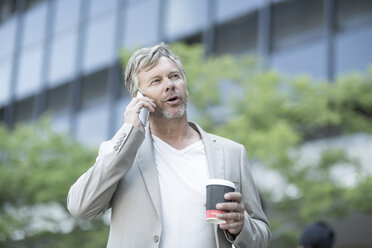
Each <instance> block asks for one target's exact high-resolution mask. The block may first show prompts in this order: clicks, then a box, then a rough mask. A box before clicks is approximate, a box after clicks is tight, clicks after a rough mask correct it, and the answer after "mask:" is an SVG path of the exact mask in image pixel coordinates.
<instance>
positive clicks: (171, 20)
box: [165, 0, 207, 40]
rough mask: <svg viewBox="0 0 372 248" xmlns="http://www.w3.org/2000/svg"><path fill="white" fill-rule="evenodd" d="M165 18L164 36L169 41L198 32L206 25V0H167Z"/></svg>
mask: <svg viewBox="0 0 372 248" xmlns="http://www.w3.org/2000/svg"><path fill="white" fill-rule="evenodd" d="M165 16H166V20H165V35H166V38H167V39H169V40H174V39H179V38H181V37H183V36H189V35H191V34H193V33H197V32H200V31H201V30H204V29H205V27H206V25H207V0H188V1H179V0H169V1H168V5H167V8H166V15H165Z"/></svg>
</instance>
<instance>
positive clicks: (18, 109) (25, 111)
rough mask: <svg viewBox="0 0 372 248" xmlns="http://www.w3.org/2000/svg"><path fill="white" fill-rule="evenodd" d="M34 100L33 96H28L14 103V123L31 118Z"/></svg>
mask: <svg viewBox="0 0 372 248" xmlns="http://www.w3.org/2000/svg"><path fill="white" fill-rule="evenodd" d="M34 101H35V98H34V97H29V98H27V99H24V100H22V101H19V102H17V103H16V104H15V113H14V121H15V122H16V123H18V122H28V121H31V120H32V111H33V106H34Z"/></svg>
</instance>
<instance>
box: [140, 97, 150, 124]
mask: <svg viewBox="0 0 372 248" xmlns="http://www.w3.org/2000/svg"><path fill="white" fill-rule="evenodd" d="M137 97H143V94H142V92H141V91H140V90H138V92H137ZM139 119H140V120H141V122H142V125H143V126H145V127H146V125H147V122H148V119H149V110H148V109H147V108H145V107H143V108H142V109H141V112H140V113H139Z"/></svg>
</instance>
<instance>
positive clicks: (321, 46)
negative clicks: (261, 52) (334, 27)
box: [270, 40, 326, 79]
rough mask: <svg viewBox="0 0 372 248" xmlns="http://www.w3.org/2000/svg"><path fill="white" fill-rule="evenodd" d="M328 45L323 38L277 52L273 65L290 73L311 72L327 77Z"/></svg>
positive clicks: (314, 75)
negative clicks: (326, 55)
mask: <svg viewBox="0 0 372 248" xmlns="http://www.w3.org/2000/svg"><path fill="white" fill-rule="evenodd" d="M325 54H326V45H325V42H324V41H323V40H318V41H316V42H307V43H304V44H301V45H298V46H296V47H293V48H291V49H286V50H284V51H280V52H276V53H274V54H273V55H272V57H271V61H270V62H271V66H272V67H273V68H275V69H278V70H279V71H282V72H285V73H289V74H292V75H293V74H303V73H305V74H309V75H311V76H313V77H315V78H317V79H324V78H325V77H326V61H325V59H326V57H325Z"/></svg>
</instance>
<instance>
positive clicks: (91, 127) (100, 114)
mask: <svg viewBox="0 0 372 248" xmlns="http://www.w3.org/2000/svg"><path fill="white" fill-rule="evenodd" d="M108 118H109V111H108V106H107V103H101V104H99V105H97V106H95V107H90V108H86V109H83V110H82V111H80V113H79V114H78V116H77V127H76V134H77V138H78V140H80V141H81V142H83V143H84V144H86V145H89V146H92V147H93V146H98V145H99V144H100V143H101V142H103V141H104V140H106V139H107V132H108V125H107V124H108V121H109V120H108Z"/></svg>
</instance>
